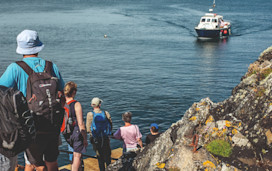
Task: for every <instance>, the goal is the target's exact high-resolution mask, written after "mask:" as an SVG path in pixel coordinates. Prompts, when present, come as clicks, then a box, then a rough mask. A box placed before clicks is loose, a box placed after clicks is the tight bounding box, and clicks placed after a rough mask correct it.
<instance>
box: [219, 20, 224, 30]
mask: <svg viewBox="0 0 272 171" xmlns="http://www.w3.org/2000/svg"><path fill="white" fill-rule="evenodd" d="M219 24H220V28H223V27H224V26H225V22H224V20H223V19H220V20H219Z"/></svg>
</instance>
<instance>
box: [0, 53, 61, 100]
mask: <svg viewBox="0 0 272 171" xmlns="http://www.w3.org/2000/svg"><path fill="white" fill-rule="evenodd" d="M23 61H24V62H26V63H27V64H28V66H30V68H32V69H33V70H34V71H35V72H43V71H44V67H45V60H44V59H42V58H38V57H29V58H23ZM53 71H54V74H55V75H53V76H55V77H57V78H58V79H59V81H60V84H59V86H60V87H59V90H63V88H64V81H63V79H62V77H61V74H60V72H59V70H58V67H57V66H56V65H55V64H54V63H53ZM27 79H28V75H27V73H26V72H25V71H24V70H23V69H22V68H21V67H20V66H19V65H17V64H16V63H12V64H10V65H9V66H8V68H7V69H6V71H5V72H4V73H3V75H2V76H1V78H0V85H2V86H6V87H13V88H16V89H18V90H20V91H21V92H22V93H23V94H24V96H26V87H27Z"/></svg>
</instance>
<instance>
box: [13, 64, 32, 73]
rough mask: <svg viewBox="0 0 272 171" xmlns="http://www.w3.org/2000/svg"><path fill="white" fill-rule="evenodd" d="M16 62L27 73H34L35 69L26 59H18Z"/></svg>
mask: <svg viewBox="0 0 272 171" xmlns="http://www.w3.org/2000/svg"><path fill="white" fill-rule="evenodd" d="M16 64H17V65H19V66H20V67H21V68H22V69H23V70H24V71H25V72H26V73H27V75H30V74H32V73H33V72H34V71H33V69H31V68H30V66H28V65H27V64H26V63H25V62H24V61H16Z"/></svg>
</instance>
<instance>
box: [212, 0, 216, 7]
mask: <svg viewBox="0 0 272 171" xmlns="http://www.w3.org/2000/svg"><path fill="white" fill-rule="evenodd" d="M212 7H213V8H214V7H215V0H213V6H212Z"/></svg>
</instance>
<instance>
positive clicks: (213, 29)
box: [195, 0, 231, 38]
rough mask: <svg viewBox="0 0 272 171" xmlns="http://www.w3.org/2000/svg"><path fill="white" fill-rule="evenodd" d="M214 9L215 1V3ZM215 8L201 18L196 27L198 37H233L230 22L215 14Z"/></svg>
mask: <svg viewBox="0 0 272 171" xmlns="http://www.w3.org/2000/svg"><path fill="white" fill-rule="evenodd" d="M214 7H215V0H214V2H213V8H214ZM213 8H211V9H209V13H206V14H205V15H204V16H202V17H201V19H200V21H199V24H198V26H196V27H195V30H196V32H197V34H198V37H206V38H222V37H227V36H229V35H231V24H230V22H228V21H224V20H223V16H222V15H218V14H216V13H213Z"/></svg>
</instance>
